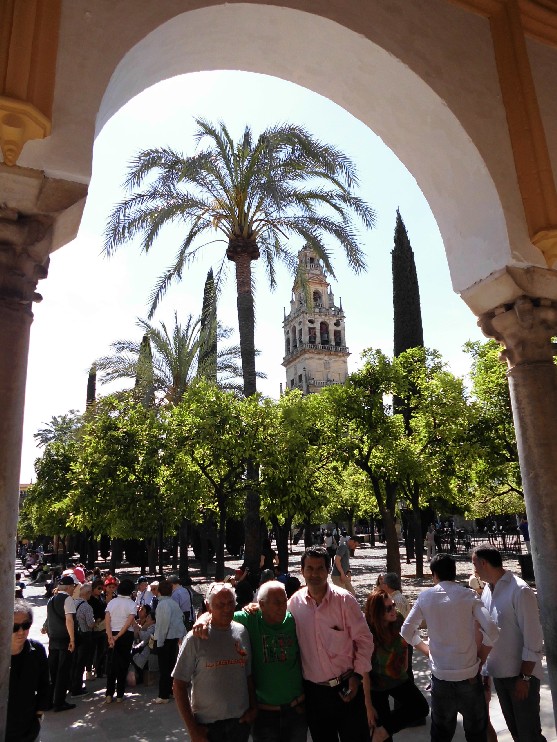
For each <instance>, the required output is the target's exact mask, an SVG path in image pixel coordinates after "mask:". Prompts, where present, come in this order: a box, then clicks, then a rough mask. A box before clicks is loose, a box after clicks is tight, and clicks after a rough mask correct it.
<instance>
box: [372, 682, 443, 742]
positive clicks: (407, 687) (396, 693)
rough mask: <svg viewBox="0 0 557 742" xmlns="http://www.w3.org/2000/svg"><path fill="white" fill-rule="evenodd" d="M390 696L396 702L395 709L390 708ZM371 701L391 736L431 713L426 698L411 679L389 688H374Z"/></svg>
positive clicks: (380, 720)
mask: <svg viewBox="0 0 557 742" xmlns="http://www.w3.org/2000/svg"><path fill="white" fill-rule="evenodd" d="M389 696H392V697H393V698H394V700H395V702H396V703H395V709H394V711H391V710H390V708H389ZM371 702H372V704H373V707H374V708H375V710H376V711H377V716H378V717H379V724H380V726H384V727H385V729H386V730H387V731H388V732H389V734H390V735H391V736H392V735H393V734H396V732H399V731H400V730H401V729H404V727H407V726H408V724H411V723H412V722H413V721H416V720H417V719H423V718H425V717H426V716H427V715H428V714H429V706H428V703H427V701H426V699H425V698H424V696H423V695H422V693H421V692H420V691H419V690H418V688H416V686H415V685H414V683H413V682H412V681H411V680H407V681H406V682H404V683H402V684H401V685H397V686H396V687H395V688H389V690H383V691H381V690H372V691H371Z"/></svg>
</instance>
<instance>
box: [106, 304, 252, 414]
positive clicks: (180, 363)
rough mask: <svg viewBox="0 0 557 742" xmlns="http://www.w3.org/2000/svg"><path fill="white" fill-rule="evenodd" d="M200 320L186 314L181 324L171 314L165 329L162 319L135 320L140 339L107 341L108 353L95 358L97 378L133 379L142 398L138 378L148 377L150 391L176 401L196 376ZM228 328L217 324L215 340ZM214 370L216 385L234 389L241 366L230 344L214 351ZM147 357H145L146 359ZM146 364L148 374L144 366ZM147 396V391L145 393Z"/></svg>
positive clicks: (226, 335)
mask: <svg viewBox="0 0 557 742" xmlns="http://www.w3.org/2000/svg"><path fill="white" fill-rule="evenodd" d="M200 323H201V320H200V319H194V318H193V317H192V315H189V316H188V318H187V321H186V324H185V326H182V325H181V324H180V323H179V321H178V316H177V314H176V313H175V314H174V327H173V328H172V331H169V330H168V328H167V326H166V324H165V323H164V322H161V323H160V327H155V326H154V325H152V324H151V323H150V322H148V321H147V320H143V319H140V320H138V325H139V327H141V328H142V329H143V331H144V334H143V338H142V340H141V342H137V341H135V340H117V341H115V342H114V343H112V344H111V349H112V351H113V352H112V355H108V356H103V357H102V358H99V359H98V360H97V361H96V368H97V372H98V373H99V376H100V381H101V383H103V384H108V383H110V382H113V381H117V380H121V379H134V380H135V384H136V388H138V389H139V393H140V395H141V396H142V397H144V396H145V395H146V392H145V391H144V390H143V386H147V385H146V384H143V385H142V384H141V383H139V382H138V380H140V379H143V378H144V377H146V376H148V377H149V379H148V381H149V384H148V387H149V392H151V391H153V392H154V393H155V394H156V395H157V396H158V397H159V398H160V397H162V398H163V399H164V401H165V403H168V404H177V403H178V402H179V401H180V399H181V398H182V396H183V394H184V392H185V390H186V389H187V387H188V386H189V385H190V384H191V382H192V381H193V380H194V379H195V378H196V376H197V375H198V371H200V370H201V369H199V367H198V355H199V349H200ZM230 333H231V330H230V329H229V328H222V327H220V326H217V331H216V337H217V339H219V340H221V339H225V338H227V337H228V336H229V335H230ZM216 355H217V357H216V369H217V374H219V386H222V387H223V388H226V389H235V390H237V389H238V387H239V385H238V381H237V380H238V379H239V378H240V377H241V368H240V367H239V365H238V358H239V348H238V347H237V346H232V347H228V348H224V349H222V350H218V351H217V354H216ZM147 359H148V360H147ZM146 366H148V373H146V369H145V368H144V367H146ZM149 396H150V397H151V394H150V395H149Z"/></svg>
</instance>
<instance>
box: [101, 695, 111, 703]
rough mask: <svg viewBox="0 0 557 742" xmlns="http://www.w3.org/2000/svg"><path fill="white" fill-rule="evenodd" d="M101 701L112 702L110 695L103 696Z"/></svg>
mask: <svg viewBox="0 0 557 742" xmlns="http://www.w3.org/2000/svg"><path fill="white" fill-rule="evenodd" d="M103 703H112V696H105V697H104V701H103Z"/></svg>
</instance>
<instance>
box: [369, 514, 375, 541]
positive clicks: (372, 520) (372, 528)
mask: <svg viewBox="0 0 557 742" xmlns="http://www.w3.org/2000/svg"><path fill="white" fill-rule="evenodd" d="M369 545H370V546H375V518H374V517H373V516H372V517H370V519H369Z"/></svg>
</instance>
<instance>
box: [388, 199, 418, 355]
mask: <svg viewBox="0 0 557 742" xmlns="http://www.w3.org/2000/svg"><path fill="white" fill-rule="evenodd" d="M391 258H392V268H393V310H394V354H395V356H399V355H400V354H401V353H403V352H404V351H405V350H408V349H409V348H417V347H418V346H423V344H424V331H423V327H422V309H421V305H420V289H419V286H418V274H417V273H416V263H415V262H414V253H413V252H412V247H411V245H410V240H409V239H408V233H407V232H406V227H405V226H404V222H403V221H402V217H401V215H400V211H399V210H398V209H397V210H396V226H395V239H394V248H393V251H392V252H391Z"/></svg>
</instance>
